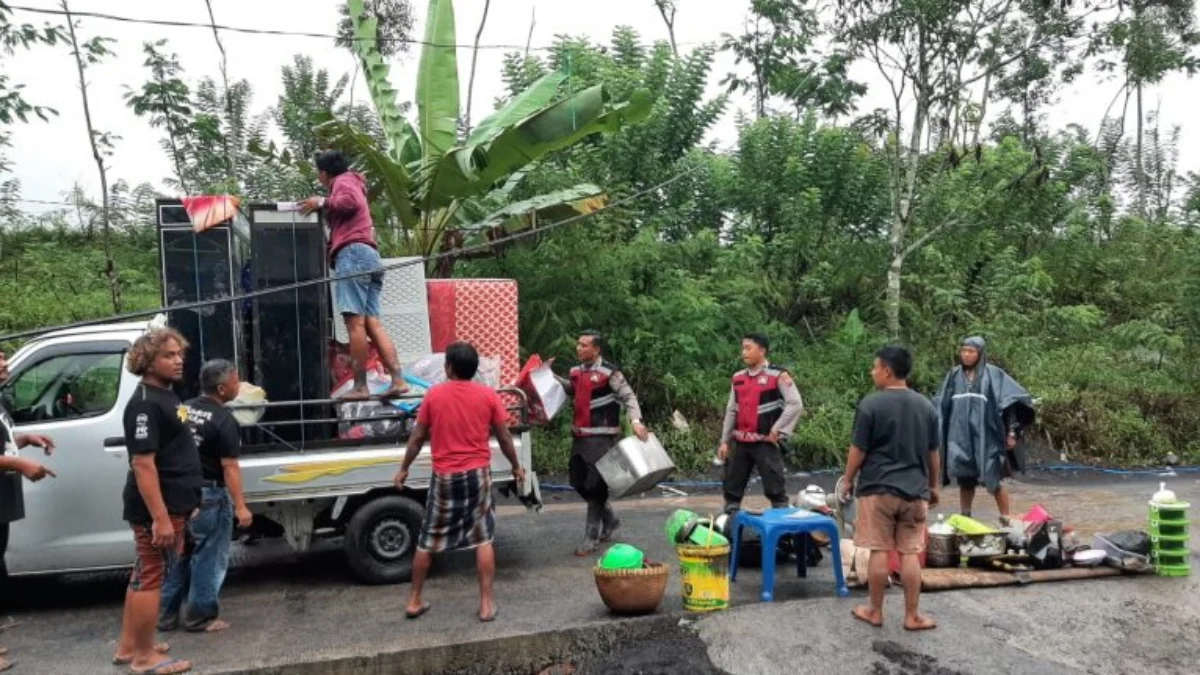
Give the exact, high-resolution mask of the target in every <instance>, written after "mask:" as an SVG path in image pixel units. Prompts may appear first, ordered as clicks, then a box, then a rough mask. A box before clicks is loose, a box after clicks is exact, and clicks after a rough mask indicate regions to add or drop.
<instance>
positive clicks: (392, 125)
mask: <svg viewBox="0 0 1200 675" xmlns="http://www.w3.org/2000/svg"><path fill="white" fill-rule="evenodd" d="M348 7H349V14H350V21H351V24H352V25H353V27H354V36H355V38H356V39H355V40H354V43H353V47H354V53H355V54H356V55H357V56H358V58H359V60H360V61H361V62H362V68H363V79H365V80H366V82H367V90H368V91H369V92H370V94H371V102H372V103H374V104H375V114H376V115H378V116H379V124H380V126H381V127H382V128H383V134H384V137H385V138H387V140H388V146H389V152H391V154H392V156H393V157H395V158H396V159H397V160H399V161H401V162H411V161H415V160H416V158H417V157H418V156H419V150H420V148H419V146H418V140H417V138H416V134H414V133H413V130H412V125H410V124H409V123H408V120H407V119H405V118H404V115H403V114H401V112H400V107H399V106H398V105H396V90H395V89H394V88H393V87H392V85H391V82H390V80H389V79H388V76H389V75H390V73H391V68H390V67H389V66H388V64H387V61H386V60H385V59H384V57H383V56H382V55H381V54H380V53H379V50H378V48H377V47H378V45H377V44H376V40H377V39H378V35H379V22H378V20H376V19H375V18H373V17H366V16H365V11H364V7H363V0H350V1H349V3H348ZM414 150H415V152H414ZM406 156H407V159H405V157H406Z"/></svg>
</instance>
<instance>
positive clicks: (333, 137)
mask: <svg viewBox="0 0 1200 675" xmlns="http://www.w3.org/2000/svg"><path fill="white" fill-rule="evenodd" d="M316 129H317V133H318V134H319V136H320V138H321V139H322V140H323V141H325V142H326V143H328V144H329V145H330V147H333V148H337V149H338V150H341V151H342V152H345V153H346V154H347V155H349V156H351V157H354V158H356V159H357V161H358V162H359V163H360V164H361V165H362V166H361V168H362V169H363V173H364V174H366V178H367V184H368V189H369V190H370V191H371V194H372V196H375V197H383V198H384V199H385V200H386V201H387V202H388V204H389V205H390V206H391V208H392V210H393V211H395V212H396V217H397V218H399V219H400V222H401V224H403V225H404V226H405V227H406V228H415V227H417V225H418V224H419V218H418V217H417V212H416V209H415V208H414V207H413V202H412V180H411V178H410V177H409V175H408V172H407V171H406V170H405V169H404V166H403V165H401V164H399V163H397V162H396V161H395V160H394V159H392V157H391V156H389V155H388V154H387V153H385V152H381V151H380V150H379V148H378V147H376V145H375V139H373V138H371V137H370V136H369V135H367V134H365V133H363V132H361V131H359V130H358V129H355V128H354V126H353V125H350V124H347V123H346V122H343V121H341V120H339V119H335V118H334V117H333V116H331V115H328V114H326V115H325V119H324V121H322V122H321V124H319V125H318V126H317V127H316Z"/></svg>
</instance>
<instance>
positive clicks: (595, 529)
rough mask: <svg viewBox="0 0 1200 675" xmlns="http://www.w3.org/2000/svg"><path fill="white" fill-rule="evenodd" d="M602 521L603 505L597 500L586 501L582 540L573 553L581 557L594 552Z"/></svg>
mask: <svg viewBox="0 0 1200 675" xmlns="http://www.w3.org/2000/svg"><path fill="white" fill-rule="evenodd" d="M603 521H604V505H603V504H600V503H597V502H588V509H587V526H586V527H585V528H584V530H583V542H582V543H581V544H579V548H577V549H575V555H577V556H579V557H581V558H582V557H585V556H589V555H591V554H593V553H595V552H596V546H597V544H598V542H599V540H600V528H601V526H602V525H603Z"/></svg>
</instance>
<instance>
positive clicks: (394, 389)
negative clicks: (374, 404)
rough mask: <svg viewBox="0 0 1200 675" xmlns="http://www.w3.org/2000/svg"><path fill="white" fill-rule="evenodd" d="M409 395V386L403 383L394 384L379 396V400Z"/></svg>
mask: <svg viewBox="0 0 1200 675" xmlns="http://www.w3.org/2000/svg"><path fill="white" fill-rule="evenodd" d="M407 393H408V385H407V384H405V383H403V382H392V386H390V387H388V390H387V391H385V392H383V393H382V394H380V395H379V398H400V397H401V396H403V395H405V394H407Z"/></svg>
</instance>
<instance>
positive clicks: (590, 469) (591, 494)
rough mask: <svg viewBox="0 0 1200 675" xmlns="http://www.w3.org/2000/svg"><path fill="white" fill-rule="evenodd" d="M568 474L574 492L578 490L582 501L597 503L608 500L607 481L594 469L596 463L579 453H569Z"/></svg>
mask: <svg viewBox="0 0 1200 675" xmlns="http://www.w3.org/2000/svg"><path fill="white" fill-rule="evenodd" d="M569 476H570V479H571V487H573V488H575V492H578V493H579V496H580V497H583V499H584V501H587V502H595V503H598V504H604V503H605V502H607V501H608V483H605V482H604V478H603V477H602V476H601V475H600V472H599V471H597V470H596V465H595V464H593V463H591V462H588V461H587V460H585V459H584V458H583V457H582V456H580V455H579V453H571V465H570V468H569Z"/></svg>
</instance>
